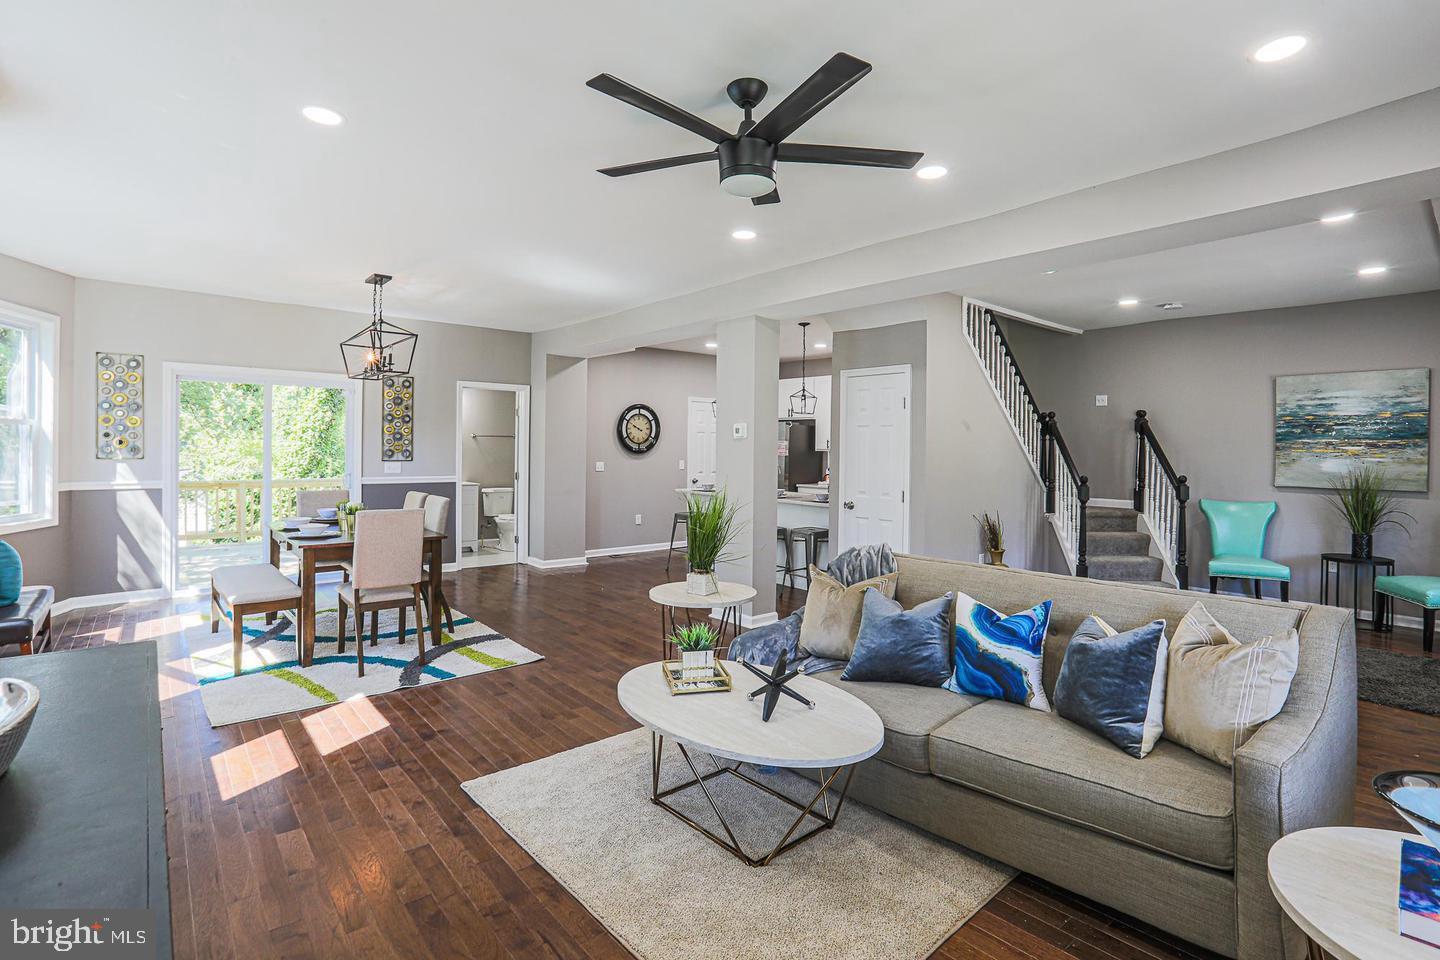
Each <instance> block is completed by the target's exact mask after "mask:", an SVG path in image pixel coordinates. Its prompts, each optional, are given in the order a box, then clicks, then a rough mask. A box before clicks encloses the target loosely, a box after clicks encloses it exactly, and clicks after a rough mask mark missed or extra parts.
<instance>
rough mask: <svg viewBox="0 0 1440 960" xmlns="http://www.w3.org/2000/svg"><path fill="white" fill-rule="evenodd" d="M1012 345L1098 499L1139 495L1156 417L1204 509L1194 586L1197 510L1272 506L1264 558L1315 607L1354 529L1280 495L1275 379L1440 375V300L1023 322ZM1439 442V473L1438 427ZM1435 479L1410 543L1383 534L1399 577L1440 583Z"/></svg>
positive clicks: (1381, 548)
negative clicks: (1221, 503)
mask: <svg viewBox="0 0 1440 960" xmlns="http://www.w3.org/2000/svg"><path fill="white" fill-rule="evenodd" d="M1009 337H1010V342H1011V344H1012V346H1013V347H1014V349H1015V352H1016V354H1017V355H1018V357H1019V359H1020V364H1021V367H1022V368H1023V369H1024V371H1025V376H1026V378H1027V379H1028V380H1029V381H1030V383H1031V385H1032V386H1033V388H1034V390H1035V392H1036V394H1037V396H1038V398H1039V400H1040V403H1041V404H1042V405H1043V406H1047V407H1050V408H1052V409H1054V410H1055V411H1056V412H1057V413H1058V414H1059V422H1060V425H1061V429H1062V430H1063V431H1064V434H1065V438H1066V441H1067V442H1068V443H1069V445H1070V449H1071V452H1072V453H1073V454H1074V456H1075V458H1076V462H1077V465H1078V466H1079V467H1080V469H1081V470H1084V471H1085V472H1087V473H1088V474H1089V475H1090V477H1091V488H1092V490H1093V493H1094V495H1095V496H1097V497H1114V498H1128V497H1129V496H1130V491H1131V489H1132V485H1133V483H1134V465H1133V464H1134V449H1135V447H1134V432H1133V426H1132V425H1133V419H1134V415H1135V411H1136V410H1137V409H1145V410H1147V411H1149V414H1150V421H1151V424H1152V426H1153V428H1154V430H1155V432H1156V435H1157V436H1158V437H1159V438H1160V442H1161V443H1162V445H1163V446H1164V448H1165V451H1166V453H1167V454H1168V455H1169V457H1170V459H1171V461H1172V462H1173V463H1174V465H1175V468H1176V470H1178V471H1179V472H1181V473H1184V474H1187V475H1188V476H1189V478H1190V488H1191V491H1192V498H1193V501H1195V502H1197V504H1196V507H1195V509H1194V511H1193V512H1192V516H1191V520H1190V523H1189V524H1188V531H1189V538H1190V544H1191V555H1190V569H1191V584H1192V585H1200V584H1204V582H1205V576H1206V574H1205V564H1206V562H1207V561H1208V559H1209V557H1210V535H1209V530H1208V528H1207V526H1206V524H1205V520H1204V517H1203V516H1202V515H1201V514H1200V512H1199V508H1198V500H1199V498H1201V497H1206V498H1211V499H1217V500H1275V501H1276V502H1277V503H1278V504H1279V511H1278V513H1277V514H1276V517H1275V519H1274V521H1272V523H1271V526H1270V535H1269V542H1268V545H1267V549H1266V554H1267V556H1269V557H1271V558H1272V559H1275V560H1279V561H1280V562H1282V563H1287V564H1289V565H1290V566H1291V568H1292V571H1293V575H1294V578H1295V593H1294V596H1296V597H1297V598H1298V599H1305V600H1318V599H1319V597H1320V572H1319V570H1320V563H1319V554H1320V553H1322V552H1325V551H1341V552H1345V551H1348V550H1349V544H1350V537H1349V531H1348V528H1346V526H1345V525H1344V522H1343V521H1342V520H1340V519H1339V518H1338V517H1337V516H1335V515H1334V513H1333V512H1332V511H1331V509H1330V508H1329V507H1328V506H1327V504H1326V499H1325V494H1324V491H1313V490H1296V489H1277V488H1276V487H1275V485H1274V483H1273V440H1274V378H1275V376H1276V375H1278V374H1296V373H1323V372H1330V371H1344V370H1376V369H1386V368H1399V367H1415V366H1424V365H1429V364H1433V363H1434V362H1435V360H1436V358H1440V293H1422V294H1414V295H1411V296H1404V297H1390V298H1382V299H1376V300H1356V301H1350V302H1348V303H1334V304H1322V305H1319V306H1307V307H1294V308H1289V309H1283V310H1266V311H1260V312H1255V313H1242V314H1232V315H1227V316H1218V317H1200V318H1195V319H1177V320H1164V321H1158V322H1153V323H1145V324H1137V325H1134V326H1126V327H1116V328H1113V329H1109V330H1096V331H1091V332H1089V333H1085V334H1083V335H1081V336H1066V335H1064V334H1057V333H1052V332H1050V331H1046V330H1041V329H1039V328H1036V327H1031V326H1025V325H1018V324H1017V325H1015V326H1014V327H1012V328H1011V331H1010V333H1009ZM1433 375H1434V374H1433V372H1432V377H1433ZM1096 394H1107V395H1108V396H1109V398H1110V400H1109V405H1108V406H1105V407H1096V406H1095V395H1096ZM1431 423H1432V425H1433V423H1434V413H1433V411H1432V418H1431ZM1431 434H1432V439H1431V444H1432V450H1431V457H1432V461H1433V458H1434V457H1435V453H1436V451H1435V450H1434V447H1433V445H1434V428H1433V426H1432V429H1431ZM1436 472H1437V471H1436V469H1435V467H1434V466H1432V467H1431V474H1430V477H1431V479H1430V491H1429V492H1428V493H1426V494H1423V495H1421V494H1405V495H1404V497H1405V502H1404V504H1403V505H1404V507H1405V509H1406V510H1408V511H1409V512H1410V513H1412V514H1413V515H1414V516H1415V518H1416V523H1415V524H1414V525H1413V529H1412V534H1411V536H1409V537H1407V536H1406V535H1405V534H1404V533H1402V532H1400V531H1398V530H1395V529H1393V528H1386V529H1385V530H1384V531H1382V532H1381V533H1379V534H1378V535H1377V538H1376V544H1375V551H1376V553H1380V554H1384V555H1386V556H1390V557H1394V558H1395V559H1396V561H1397V564H1398V571H1399V572H1400V573H1411V574H1437V573H1440V539H1437V537H1436V532H1437V523H1440V504H1437V502H1436V498H1435V483H1436V480H1435V474H1436ZM1347 597H1348V593H1347ZM1362 606H1368V604H1365V605H1362ZM1400 612H1401V613H1402V614H1404V613H1407V612H1409V613H1413V612H1414V611H1413V609H1411V610H1408V611H1407V610H1405V609H1403V608H1402V609H1401V611H1400Z"/></svg>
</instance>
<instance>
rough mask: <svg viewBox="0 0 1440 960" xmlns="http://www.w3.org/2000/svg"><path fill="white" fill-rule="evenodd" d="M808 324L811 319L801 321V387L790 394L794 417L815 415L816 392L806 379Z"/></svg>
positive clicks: (791, 411)
mask: <svg viewBox="0 0 1440 960" xmlns="http://www.w3.org/2000/svg"><path fill="white" fill-rule="evenodd" d="M808 326H810V321H809V320H801V321H800V389H799V390H796V391H795V392H794V393H792V394H790V416H792V417H813V416H815V394H813V393H811V392H810V387H809V384H808V383H807V381H806V380H805V328H806V327H808Z"/></svg>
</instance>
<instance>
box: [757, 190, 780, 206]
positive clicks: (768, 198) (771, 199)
mask: <svg viewBox="0 0 1440 960" xmlns="http://www.w3.org/2000/svg"><path fill="white" fill-rule="evenodd" d="M750 202H751V203H753V204H754V205H755V206H757V207H759V206H763V205H764V204H767V203H779V202H780V188H779V187H776V188H775V189H774V190H771V191H770V192H769V193H767V194H765V195H764V196H760V197H751V198H750Z"/></svg>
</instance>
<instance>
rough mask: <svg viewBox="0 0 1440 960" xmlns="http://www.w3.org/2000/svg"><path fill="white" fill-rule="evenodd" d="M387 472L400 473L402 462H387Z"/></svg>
mask: <svg viewBox="0 0 1440 960" xmlns="http://www.w3.org/2000/svg"><path fill="white" fill-rule="evenodd" d="M385 472H386V473H399V472H400V464H398V463H387V464H385Z"/></svg>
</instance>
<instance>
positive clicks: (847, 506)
mask: <svg viewBox="0 0 1440 960" xmlns="http://www.w3.org/2000/svg"><path fill="white" fill-rule="evenodd" d="M845 509H846V510H854V509H855V501H854V500H846V501H845Z"/></svg>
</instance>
